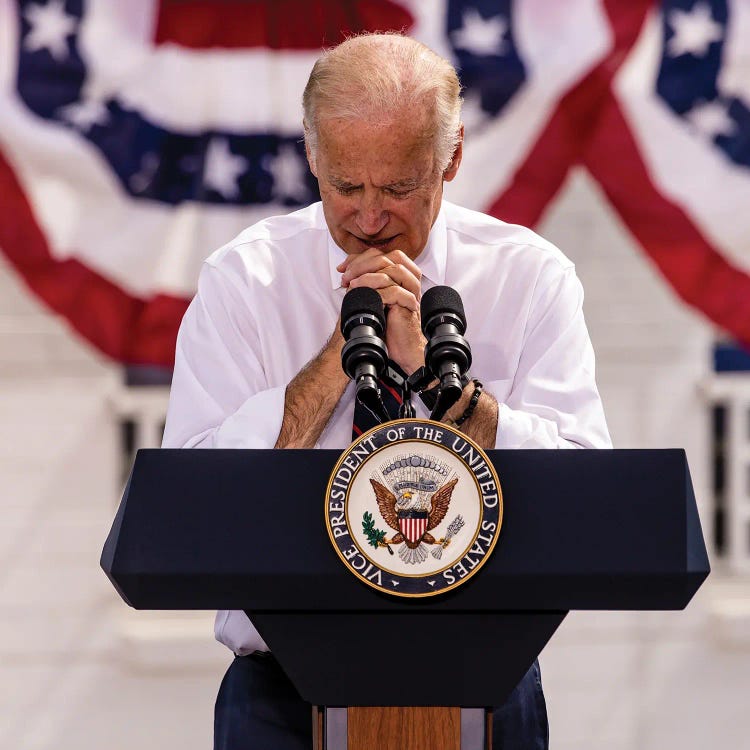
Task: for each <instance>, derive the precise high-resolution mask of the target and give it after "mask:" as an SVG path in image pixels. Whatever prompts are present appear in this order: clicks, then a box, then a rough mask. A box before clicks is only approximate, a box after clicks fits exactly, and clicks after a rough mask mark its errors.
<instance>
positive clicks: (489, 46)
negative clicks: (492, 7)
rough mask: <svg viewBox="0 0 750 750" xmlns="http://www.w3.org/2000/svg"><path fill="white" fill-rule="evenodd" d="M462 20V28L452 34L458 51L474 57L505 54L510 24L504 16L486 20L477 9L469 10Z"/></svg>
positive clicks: (465, 12)
mask: <svg viewBox="0 0 750 750" xmlns="http://www.w3.org/2000/svg"><path fill="white" fill-rule="evenodd" d="M461 20H462V22H463V25H462V26H461V28H460V29H456V30H455V31H453V32H451V39H452V40H453V44H454V45H455V46H456V48H457V49H465V50H466V51H467V52H471V53H472V54H474V55H502V54H503V52H505V48H506V44H505V40H504V39H503V37H504V36H505V35H506V34H507V32H508V22H507V21H506V20H505V19H504V18H503V17H502V16H492V18H487V19H485V18H482V16H481V14H480V13H479V11H478V10H477V9H476V8H467V9H466V10H465V11H464V14H463V17H462V19H461Z"/></svg>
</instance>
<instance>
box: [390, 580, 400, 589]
mask: <svg viewBox="0 0 750 750" xmlns="http://www.w3.org/2000/svg"><path fill="white" fill-rule="evenodd" d="M391 583H392V584H393V586H394V588H395V587H396V586H398V581H394V580H393V579H392V578H391Z"/></svg>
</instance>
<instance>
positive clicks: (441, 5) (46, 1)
mask: <svg viewBox="0 0 750 750" xmlns="http://www.w3.org/2000/svg"><path fill="white" fill-rule="evenodd" d="M364 29H381V30H385V29H403V30H405V31H406V32H407V33H409V34H410V35H413V36H414V37H416V38H418V39H420V40H422V41H424V42H425V43H427V44H428V45H429V46H431V47H432V48H433V49H435V50H436V51H437V52H438V53H440V54H442V55H444V56H445V57H447V58H448V59H450V60H452V61H453V62H454V64H455V65H456V66H457V67H458V69H459V72H460V75H461V78H462V82H463V85H464V87H465V110H464V121H465V123H466V145H465V157H464V163H463V165H462V169H461V172H460V173H459V176H458V178H457V180H456V182H455V183H451V184H450V185H449V190H448V191H447V197H448V198H449V199H451V200H454V201H455V202H458V203H462V204H463V205H466V206H468V207H471V208H476V209H479V210H484V211H486V212H488V213H492V214H494V215H496V216H498V217H500V218H502V219H504V220H506V221H511V222H518V223H522V224H526V225H528V226H532V227H534V228H535V229H536V230H537V231H538V232H539V233H540V234H542V235H543V236H545V237H546V238H548V239H550V240H551V241H553V242H554V243H556V244H557V245H558V246H559V247H560V248H561V249H562V250H563V251H564V252H565V253H566V254H567V255H568V256H569V257H570V258H571V259H572V260H573V261H574V262H575V263H576V266H577V270H578V274H579V276H580V277H581V279H582V281H583V284H584V288H585V290H586V303H585V313H586V318H587V322H588V325H589V329H590V332H591V336H592V339H593V342H594V347H595V349H596V353H597V365H598V368H597V380H598V383H599V386H600V390H601V393H602V397H603V400H604V405H605V409H606V413H607V417H608V421H609V425H610V429H611V433H612V437H613V440H614V443H615V445H616V446H617V447H621V448H667V447H684V448H685V449H686V451H687V453H688V457H689V461H690V465H691V470H692V476H693V482H694V484H695V488H696V494H697V497H698V502H699V506H700V511H701V518H702V523H703V530H704V535H705V538H706V542H707V545H708V547H709V549H710V554H711V558H712V566H713V573H712V575H711V577H710V578H709V580H708V581H707V583H706V584H704V586H703V587H702V588H701V590H700V591H699V592H698V594H697V596H696V598H695V599H694V600H693V601H692V602H691V604H690V605H689V607H688V608H687V610H686V611H684V612H672V613H654V612H651V613H639V612H627V613H595V612H588V613H585V612H584V613H573V614H571V615H569V617H568V618H567V619H566V621H565V622H564V623H563V625H562V627H561V628H560V630H559V631H558V633H557V634H556V636H555V637H554V638H553V640H552V641H551V643H550V644H549V645H548V646H547V648H546V649H545V651H544V652H543V654H542V657H541V664H542V672H543V675H544V680H545V685H546V693H547V701H548V708H549V714H550V725H551V737H552V746H553V747H554V748H559V749H561V750H572V749H573V748H576V750H588V749H589V748H590V749H591V750H594V748H597V750H598V749H599V748H602V747H606V748H609V749H610V750H626V749H627V750H645V749H652V748H653V749H654V750H655V749H656V748H672V747H674V748H678V747H679V748H681V749H682V750H685V749H687V748H690V749H693V748H694V749H695V750H698V749H699V748H701V749H702V748H708V747H722V746H724V747H738V748H739V747H747V746H748V743H750V740H748V737H750V715H749V714H748V711H747V708H746V696H747V693H748V690H749V689H750V597H749V596H748V594H749V593H750V576H749V575H748V573H749V572H750V378H748V375H747V372H748V370H749V369H750V355H748V354H747V352H746V351H745V350H744V349H743V344H744V345H747V344H750V275H749V274H750V110H749V109H748V107H749V106H750V2H748V0H665V1H664V2H657V1H654V2H652V1H651V0H568V2H565V3H560V2H557V0H516V1H515V2H512V1H511V0H423V1H422V2H418V1H417V0H411V1H408V0H398V1H397V0H392V1H391V0H352V1H351V2H344V1H343V0H308V1H303V0H298V1H297V0H278V1H277V2H273V1H272V0H265V1H263V0H257V1H256V2H251V1H250V0H246V1H245V2H242V1H241V0H214V1H213V2H209V0H183V1H171V2H170V0H161V2H159V0H128V2H124V0H122V1H118V0H89V1H88V2H86V1H85V0H30V1H28V2H26V1H23V0H19V1H16V0H0V499H1V500H2V523H1V524H0V561H2V564H1V565H0V675H2V676H1V677H0V746H2V747H4V748H5V747H7V748H20V747H23V748H29V749H31V748H34V749H38V750H42V749H44V750H51V749H52V748H60V747H76V748H77V749H78V750H88V749H89V748H91V749H92V750H93V748H99V747H102V746H107V747H111V748H123V749H125V748H132V747H138V748H140V750H150V749H151V748H154V750H155V749H156V748H164V747H180V748H182V749H183V750H192V749H193V748H196V749H197V748H207V747H210V746H211V740H212V721H213V714H212V711H213V702H214V699H215V695H216V691H217V689H218V685H219V682H220V679H221V677H222V675H223V672H224V670H225V668H226V665H227V664H228V662H229V660H230V653H229V652H228V651H227V650H226V649H224V648H223V647H222V646H219V645H218V644H216V643H215V642H214V641H213V632H212V613H174V612H173V613H150V612H135V611H132V610H130V609H129V608H128V607H127V606H126V605H125V604H124V603H123V602H122V601H121V600H120V599H119V598H118V596H117V594H116V593H115V591H114V589H113V588H112V587H111V586H110V584H109V583H108V581H107V580H106V578H105V576H104V574H103V573H102V572H101V571H100V569H99V567H98V559H99V554H100V551H101V546H102V543H103V541H104V538H105V536H106V533H107V531H108V529H109V525H110V523H111V521H112V517H113V514H114V510H115V508H116V504H117V502H118V500H119V497H120V493H121V491H122V487H123V481H124V478H125V477H126V476H127V472H128V470H129V466H130V462H131V460H132V456H133V454H134V451H135V450H136V449H138V448H139V447H152V446H156V445H158V444H159V442H160V439H161V430H162V425H163V421H164V415H165V409H166V403H167V398H168V384H169V378H170V368H171V364H172V358H173V350H174V340H175V335H176V331H177V328H178V325H179V321H180V319H181V316H182V314H183V312H184V310H185V308H186V306H187V303H188V301H189V299H190V297H191V296H192V294H193V293H194V286H195V282H196V278H197V273H198V269H199V266H200V263H201V261H202V260H203V258H205V257H206V256H207V255H208V254H209V253H210V252H211V251H213V250H214V249H215V248H217V247H219V246H220V245H222V244H223V243H224V242H226V241H228V240H229V239H230V238H232V237H233V236H234V235H235V234H237V233H238V232H239V231H240V229H241V228H243V227H244V226H246V225H248V224H250V223H252V222H254V221H256V220H257V219H259V218H261V217H263V216H266V215H271V214H276V213H279V212H285V211H290V210H294V209H295V208H297V207H300V206H303V205H306V204H308V203H310V202H312V201H314V200H317V192H316V186H315V183H314V181H313V180H312V178H311V176H310V175H309V174H308V172H307V168H306V164H305V162H304V158H303V147H302V143H301V141H300V138H301V109H300V97H301V93H302V89H303V87H304V83H305V81H306V78H307V75H308V73H309V71H310V68H311V66H312V64H313V62H314V60H315V58H316V56H317V54H318V51H319V50H320V48H321V46H323V45H325V44H334V43H336V42H338V41H339V40H340V39H341V38H342V37H343V36H344V35H345V34H348V33H352V32H358V31H361V30H364ZM470 330H471V321H469V334H470ZM498 334H499V335H502V332H498ZM643 533H644V534H648V519H644V523H643ZM635 552H637V551H635Z"/></svg>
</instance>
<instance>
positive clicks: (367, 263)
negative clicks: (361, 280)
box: [341, 250, 394, 286]
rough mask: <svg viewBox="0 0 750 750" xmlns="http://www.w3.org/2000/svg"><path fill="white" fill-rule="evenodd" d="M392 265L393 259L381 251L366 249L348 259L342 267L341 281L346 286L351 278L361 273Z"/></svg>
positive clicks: (379, 269) (380, 269)
mask: <svg viewBox="0 0 750 750" xmlns="http://www.w3.org/2000/svg"><path fill="white" fill-rule="evenodd" d="M392 265H394V263H393V261H392V260H389V259H388V258H387V257H386V256H385V255H383V253H381V252H378V251H377V250H376V251H375V252H372V251H371V250H366V251H365V252H364V253H360V254H359V255H357V256H356V257H355V258H352V260H351V261H349V263H348V264H347V266H346V268H345V269H344V275H343V276H342V278H341V283H342V284H343V285H344V286H346V284H348V283H349V282H350V281H351V280H352V279H353V278H355V277H357V276H361V275H362V274H363V273H373V272H375V271H382V270H383V269H384V268H388V266H392Z"/></svg>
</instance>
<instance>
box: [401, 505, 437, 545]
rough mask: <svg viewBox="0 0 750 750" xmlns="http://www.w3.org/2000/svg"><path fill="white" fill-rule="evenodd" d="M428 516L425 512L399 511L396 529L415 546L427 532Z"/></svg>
mask: <svg viewBox="0 0 750 750" xmlns="http://www.w3.org/2000/svg"><path fill="white" fill-rule="evenodd" d="M429 520H430V514H429V513H428V512H427V511H426V510H401V511H399V513H398V528H399V530H400V531H401V533H402V534H403V535H404V536H405V537H406V538H407V539H408V540H409V541H410V542H411V543H412V544H416V543H417V542H419V541H420V540H421V539H422V537H423V536H424V533H425V531H427V521H429Z"/></svg>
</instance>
